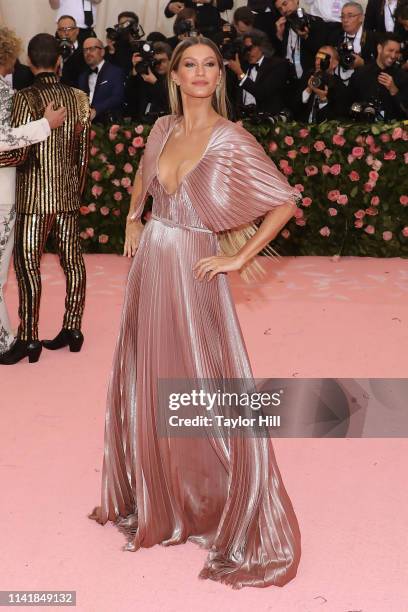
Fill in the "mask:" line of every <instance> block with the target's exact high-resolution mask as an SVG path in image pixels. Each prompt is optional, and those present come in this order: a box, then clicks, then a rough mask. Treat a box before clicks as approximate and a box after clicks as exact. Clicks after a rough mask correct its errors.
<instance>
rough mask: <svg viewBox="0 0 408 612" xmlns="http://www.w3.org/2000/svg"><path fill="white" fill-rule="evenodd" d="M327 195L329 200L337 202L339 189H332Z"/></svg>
mask: <svg viewBox="0 0 408 612" xmlns="http://www.w3.org/2000/svg"><path fill="white" fill-rule="evenodd" d="M327 197H328V199H329V200H330V202H337V198H339V197H340V191H339V190H338V189H332V190H331V191H329V193H328V194H327Z"/></svg>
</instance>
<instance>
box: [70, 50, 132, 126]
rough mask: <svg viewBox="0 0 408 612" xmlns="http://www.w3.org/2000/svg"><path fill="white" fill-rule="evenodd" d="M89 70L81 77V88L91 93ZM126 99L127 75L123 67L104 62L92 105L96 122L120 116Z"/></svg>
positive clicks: (107, 120) (103, 121)
mask: <svg viewBox="0 0 408 612" xmlns="http://www.w3.org/2000/svg"><path fill="white" fill-rule="evenodd" d="M89 74H90V73H89V70H86V71H85V72H83V73H82V74H81V76H80V77H79V88H80V89H82V91H84V92H85V93H87V94H88V95H89V82H88V79H89ZM124 99H125V75H124V72H123V70H121V68H118V67H117V66H114V65H113V64H110V63H109V62H106V61H105V63H104V65H103V66H102V68H101V70H100V72H99V74H98V78H97V80H96V87H95V92H94V95H93V99H92V103H91V106H92V108H94V109H95V110H96V117H95V119H94V121H95V122H96V123H105V122H109V121H110V120H111V118H115V120H116V119H118V118H120V116H121V114H122V111H123V103H124Z"/></svg>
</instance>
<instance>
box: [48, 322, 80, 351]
mask: <svg viewBox="0 0 408 612" xmlns="http://www.w3.org/2000/svg"><path fill="white" fill-rule="evenodd" d="M83 343H84V336H83V334H82V332H80V331H79V329H65V328H64V327H63V328H62V329H61V331H60V333H59V334H58V336H55V338H54V340H43V341H42V345H43V347H44V348H46V349H48V350H49V351H56V350H57V349H60V348H64V346H69V350H70V351H71V353H79V351H80V350H81V348H82V345H83Z"/></svg>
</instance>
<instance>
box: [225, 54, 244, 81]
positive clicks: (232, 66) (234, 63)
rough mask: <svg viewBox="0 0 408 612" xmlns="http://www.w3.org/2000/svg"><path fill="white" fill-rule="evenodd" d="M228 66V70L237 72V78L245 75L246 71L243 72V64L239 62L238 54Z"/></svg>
mask: <svg viewBox="0 0 408 612" xmlns="http://www.w3.org/2000/svg"><path fill="white" fill-rule="evenodd" d="M227 66H228V68H230V69H231V70H232V72H235V74H236V75H237V77H240V76H241V75H242V74H244V71H243V70H242V66H241V62H240V61H239V57H238V53H237V54H236V55H235V59H230V60H229V61H228V64H227Z"/></svg>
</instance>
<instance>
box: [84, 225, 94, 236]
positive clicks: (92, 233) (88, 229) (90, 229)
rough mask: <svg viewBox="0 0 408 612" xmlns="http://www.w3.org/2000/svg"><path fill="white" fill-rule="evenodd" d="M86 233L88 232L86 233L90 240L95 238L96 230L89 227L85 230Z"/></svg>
mask: <svg viewBox="0 0 408 612" xmlns="http://www.w3.org/2000/svg"><path fill="white" fill-rule="evenodd" d="M85 231H86V233H87V234H88V236H89V237H90V238H93V237H94V234H95V231H94V228H93V227H87V228H86V229H85Z"/></svg>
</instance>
